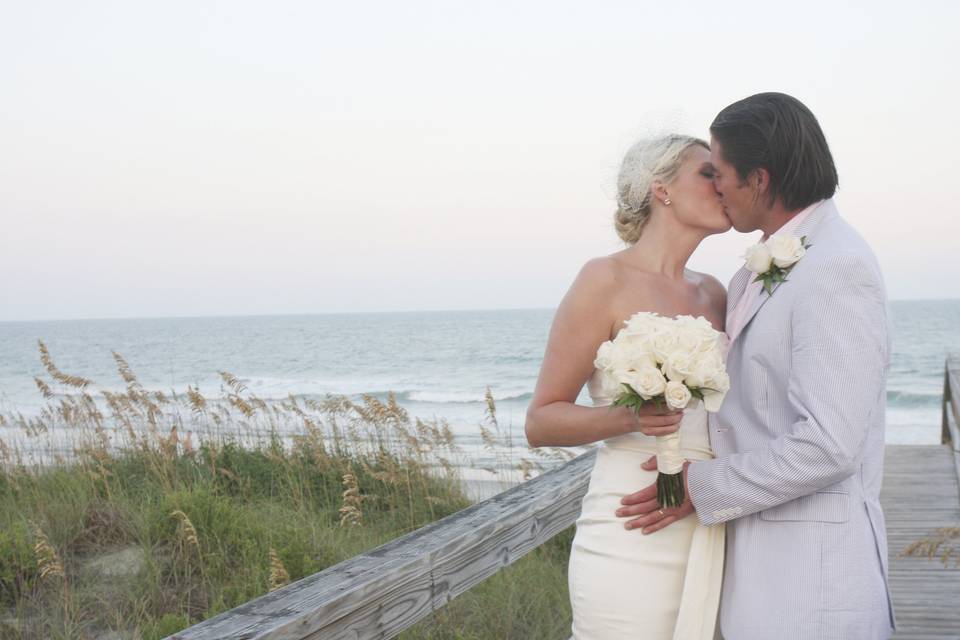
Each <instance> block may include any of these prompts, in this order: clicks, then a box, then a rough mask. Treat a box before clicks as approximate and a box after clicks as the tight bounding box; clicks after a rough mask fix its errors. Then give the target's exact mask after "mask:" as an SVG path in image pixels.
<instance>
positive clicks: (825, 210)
mask: <svg viewBox="0 0 960 640" xmlns="http://www.w3.org/2000/svg"><path fill="white" fill-rule="evenodd" d="M838 215H839V214H838V213H837V207H836V205H834V204H833V199H832V198H831V199H830V200H825V201H824V202H823V204H821V205H820V206H819V207H817V208H816V210H814V211H812V212H810V215H809V216H808V217H807V219H806V220H804V221H803V222H802V223H801V224H800V226H799V227H797V229H796V230H795V231H794V232H793V233H792V234H791V235H794V236H797V237H799V238H802V237H804V236H806V237H807V244H810V245H812V244H814V242H813V240H814V235H815V234H816V231H817V229H818V228H819V227H820V226H821V225H822V224H823V223H824V222H826V221H827V220H830V219H832V218H835V217H837V216H838ZM811 248H812V247H811ZM800 262H803V259H802V258H801V260H800ZM800 262H798V263H797V264H800ZM741 271H746V272H747V275H748V278H747V279H748V282H753V280H754V278H756V275H755V274H754V273H753V272H751V271H748V270H747V269H746V268H742V269H741ZM739 275H740V273H739V272H738V273H737V276H735V277H734V280H736V279H737V277H738V276H739ZM790 279H791V278H790V275H787V279H786V282H790ZM733 284H734V283H733V281H731V282H730V288H731V290H732V289H733ZM783 284H785V282H778V283H776V284H775V285H773V287H772V289H771V293H770V294H769V295H768V294H767V292H766V291H761V292H760V295H758V296H757V299H756V300H754V302H753V305H752V306H751V307H750V310H749V311H747V317H746V319H745V320H744V321H743V328H742V329H740V333H739V335H738V337H739V336H742V335H743V332H744V331H746V330H747V327H749V326H750V322H751V321H752V320H753V317H754V316H755V315H757V312H759V311H760V309H761V308H762V307H763V305H765V304H766V303H767V300H769V299H770V298H771V297H772V296H773V294H774V293H776V292H777V289H779V288H780V287H781V286H782V285H783ZM744 289H746V286H744ZM741 295H742V294H741ZM727 308H728V309H733V307H730V306H729V305H728V306H727Z"/></svg>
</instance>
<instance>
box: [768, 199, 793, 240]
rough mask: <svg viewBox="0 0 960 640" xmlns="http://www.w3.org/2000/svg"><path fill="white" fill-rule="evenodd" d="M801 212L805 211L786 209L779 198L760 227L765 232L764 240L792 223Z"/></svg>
mask: <svg viewBox="0 0 960 640" xmlns="http://www.w3.org/2000/svg"><path fill="white" fill-rule="evenodd" d="M801 211H803V209H792V210H788V209H786V208H785V207H784V206H783V203H782V202H781V201H780V199H779V198H778V199H777V200H776V202H774V203H773V206H772V207H770V209H769V210H768V211H767V214H766V215H765V216H764V220H763V224H761V226H760V230H761V231H763V237H764V239H766V238H769V237H770V236H772V235H773V234H775V233H776V232H777V231H778V230H779V229H780V228H781V227H783V225H785V224H787V223H788V222H790V220H792V219H793V217H794V216H795V215H797V214H798V213H800V212H801Z"/></svg>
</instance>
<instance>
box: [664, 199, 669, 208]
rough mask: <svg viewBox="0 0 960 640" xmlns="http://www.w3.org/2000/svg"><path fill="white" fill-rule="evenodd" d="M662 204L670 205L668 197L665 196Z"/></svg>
mask: <svg viewBox="0 0 960 640" xmlns="http://www.w3.org/2000/svg"><path fill="white" fill-rule="evenodd" d="M663 204H665V205H667V206H668V207H669V206H670V198H667V199H666V200H664V201H663Z"/></svg>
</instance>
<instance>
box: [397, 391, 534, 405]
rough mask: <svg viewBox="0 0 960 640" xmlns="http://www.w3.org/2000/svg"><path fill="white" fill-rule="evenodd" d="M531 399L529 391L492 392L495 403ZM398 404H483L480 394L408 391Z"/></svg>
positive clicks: (399, 397) (398, 397) (399, 396)
mask: <svg viewBox="0 0 960 640" xmlns="http://www.w3.org/2000/svg"><path fill="white" fill-rule="evenodd" d="M532 397H533V393H532V392H530V391H505V392H503V393H498V392H496V391H494V392H493V399H494V401H495V402H503V401H505V400H529V399H530V398H532ZM397 399H398V400H399V401H400V402H403V401H404V400H406V401H408V402H421V403H425V404H472V403H477V402H485V401H486V400H485V399H484V395H483V393H482V392H476V391H409V392H407V393H404V394H402V395H398V396H397Z"/></svg>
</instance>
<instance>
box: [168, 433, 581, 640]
mask: <svg viewBox="0 0 960 640" xmlns="http://www.w3.org/2000/svg"><path fill="white" fill-rule="evenodd" d="M595 455H596V452H595V451H591V452H588V453H585V454H583V455H581V456H580V457H578V458H576V459H574V460H571V461H570V462H568V463H566V464H564V465H563V466H561V467H558V468H556V469H553V470H552V471H549V472H547V473H544V474H543V475H541V476H539V477H537V478H535V479H533V480H530V481H529V482H525V483H523V484H521V485H519V486H516V487H514V488H512V489H510V490H508V491H505V492H503V493H500V494H498V495H496V496H494V497H492V498H490V499H488V500H484V501H483V502H480V503H477V504H475V505H473V506H471V507H469V508H467V509H464V510H463V511H460V512H458V513H455V514H453V515H451V516H448V517H446V518H444V519H442V520H438V521H437V522H434V523H432V524H430V525H427V526H426V527H423V528H421V529H418V530H416V531H414V532H412V533H410V534H407V535H406V536H403V537H402V538H398V539H396V540H393V541H392V542H389V543H387V544H385V545H383V546H382V547H378V548H376V549H373V550H372V551H368V552H367V553H364V554H361V555H359V556H356V557H354V558H351V559H349V560H346V561H344V562H341V563H340V564H337V565H334V566H332V567H329V568H328V569H325V570H324V571H321V572H320V573H315V574H313V575H311V576H308V577H306V578H303V579H302V580H299V581H297V582H295V583H293V584H290V585H288V586H286V587H283V588H282V589H278V590H276V591H273V592H271V593H269V594H267V595H264V596H261V597H259V598H257V599H255V600H251V601H250V602H247V603H246V604H243V605H241V606H239V607H237V608H236V609H232V610H230V611H227V612H225V613H222V614H220V615H218V616H216V617H214V618H211V619H209V620H206V621H204V622H201V623H200V624H197V625H195V626H193V627H190V628H188V629H185V630H184V631H181V632H180V633H177V634H175V635H173V636H170V637H171V638H178V639H183V640H195V639H198V638H270V639H274V640H278V639H281V638H282V639H283V640H301V639H307V638H310V639H320V638H323V639H324V640H338V639H344V640H345V639H347V638H349V639H350V640H360V639H363V638H392V637H393V636H395V635H397V634H398V633H400V632H401V631H403V630H404V629H406V628H408V627H410V626H412V625H413V624H414V623H415V622H417V621H418V620H420V619H421V618H423V617H425V616H428V615H430V614H431V613H432V612H434V611H436V610H437V609H439V608H441V607H443V606H444V605H445V604H447V603H448V602H449V601H450V600H452V599H453V598H455V597H456V596H458V595H460V594H461V593H463V592H464V591H467V590H468V589H470V588H471V587H473V586H474V585H476V584H477V583H479V582H481V581H482V580H484V579H485V578H488V577H490V576H491V575H493V574H494V573H496V572H497V571H499V570H500V569H502V568H503V567H506V566H507V565H509V564H511V563H513V562H515V561H516V560H517V559H519V558H521V557H523V556H524V555H525V554H527V553H528V552H530V551H532V550H533V549H535V548H536V547H538V546H540V545H541V544H543V543H544V542H546V541H547V540H549V539H550V538H552V537H553V536H555V535H556V534H557V533H559V532H561V531H563V530H564V529H566V528H567V527H569V526H570V525H571V524H573V522H574V520H576V518H577V516H578V515H579V513H580V502H581V500H582V499H583V495H584V494H585V493H586V491H587V484H588V482H589V476H590V471H591V469H592V468H593V460H594V457H595Z"/></svg>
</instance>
